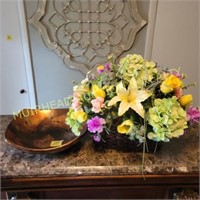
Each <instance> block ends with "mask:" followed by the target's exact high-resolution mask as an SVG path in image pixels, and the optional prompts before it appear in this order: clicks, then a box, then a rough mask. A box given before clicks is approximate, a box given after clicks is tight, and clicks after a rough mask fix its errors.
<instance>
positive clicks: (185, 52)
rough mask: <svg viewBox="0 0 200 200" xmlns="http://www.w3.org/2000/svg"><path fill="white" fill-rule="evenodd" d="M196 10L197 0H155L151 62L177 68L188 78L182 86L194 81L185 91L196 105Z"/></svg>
mask: <svg viewBox="0 0 200 200" xmlns="http://www.w3.org/2000/svg"><path fill="white" fill-rule="evenodd" d="M199 11H200V1H197V0H196V1H194V0H191V1H189V0H188V1H180V0H174V1H167V0H158V5H157V16H156V23H155V32H154V39H153V49H152V59H153V60H155V61H156V62H157V63H158V64H159V65H160V66H168V67H170V68H174V67H180V68H181V71H183V72H185V73H186V74H187V75H188V78H187V79H186V80H185V81H186V83H193V82H196V83H197V86H196V87H190V88H189V89H188V90H187V91H188V92H189V93H192V94H193V96H194V102H193V104H194V105H199V104H200V103H199V102H200V101H199V98H200V96H199V89H200V88H199V85H200V82H199V76H200V75H199V71H200V59H199V58H200V56H199V55H200V52H199V46H200V43H199V34H200V33H199V30H200V28H199V26H200V25H199Z"/></svg>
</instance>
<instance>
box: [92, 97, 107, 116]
mask: <svg viewBox="0 0 200 200" xmlns="http://www.w3.org/2000/svg"><path fill="white" fill-rule="evenodd" d="M103 102H104V98H102V97H97V98H96V99H93V100H92V101H91V103H92V111H93V112H95V113H99V112H101V108H103V107H104V106H105V105H104V103H103Z"/></svg>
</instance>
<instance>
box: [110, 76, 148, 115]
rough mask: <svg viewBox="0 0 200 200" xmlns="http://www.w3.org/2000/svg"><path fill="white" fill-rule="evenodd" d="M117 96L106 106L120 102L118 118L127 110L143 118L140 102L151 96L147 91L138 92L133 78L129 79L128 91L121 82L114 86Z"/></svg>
mask: <svg viewBox="0 0 200 200" xmlns="http://www.w3.org/2000/svg"><path fill="white" fill-rule="evenodd" d="M116 93H117V96H115V97H113V98H112V99H111V100H110V101H109V103H108V106H112V105H114V104H116V103H117V102H118V101H121V103H120V105H119V109H118V116H121V115H123V114H124V113H125V112H126V111H127V110H128V109H129V108H131V109H133V110H134V111H135V112H137V113H138V114H139V115H140V116H141V117H142V118H144V108H143V106H142V104H141V102H143V101H145V100H146V99H147V98H149V97H150V96H151V93H150V92H149V91H145V90H138V88H137V82H136V80H135V78H134V77H132V78H131V80H130V84H129V86H128V89H126V88H125V87H124V86H123V84H122V82H120V83H118V85H117V86H116Z"/></svg>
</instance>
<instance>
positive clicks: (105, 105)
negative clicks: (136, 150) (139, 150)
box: [66, 54, 200, 143]
mask: <svg viewBox="0 0 200 200" xmlns="http://www.w3.org/2000/svg"><path fill="white" fill-rule="evenodd" d="M185 78H186V75H185V74H182V73H181V72H180V70H179V69H164V68H161V67H158V66H157V65H156V63H155V62H152V61H147V60H145V59H144V58H143V57H142V56H141V55H137V54H131V55H130V54H129V55H127V56H125V57H123V58H122V59H121V60H120V62H119V63H118V64H117V63H116V60H115V59H114V58H113V57H112V56H110V57H109V62H108V63H106V64H104V65H100V66H98V67H97V73H96V75H95V74H91V73H88V74H87V76H86V78H85V79H84V80H83V81H82V82H81V83H79V84H77V85H75V86H74V88H73V95H72V96H71V97H70V108H69V112H68V113H67V116H66V124H68V125H69V126H70V127H71V129H72V131H73V133H74V134H75V135H77V136H79V134H80V131H81V128H82V127H83V126H84V125H86V126H87V130H88V131H89V132H90V133H91V135H92V137H93V139H94V140H95V141H96V142H99V141H101V140H102V133H105V132H106V134H110V132H111V131H112V127H113V126H115V127H116V134H125V135H126V136H127V137H128V138H129V139H130V140H137V141H138V142H139V143H143V142H145V141H146V138H148V139H149V140H153V141H156V142H160V141H163V142H168V141H170V140H171V139H172V138H178V137H179V136H181V135H183V134H184V130H185V129H186V128H187V127H188V125H189V124H191V123H192V124H193V123H196V122H199V119H200V110H199V108H196V107H193V106H191V104H192V98H193V97H192V95H191V94H183V91H184V90H185V89H187V87H188V86H186V85H184V82H183V80H184V79H185ZM105 142H106V141H105Z"/></svg>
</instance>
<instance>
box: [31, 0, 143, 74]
mask: <svg viewBox="0 0 200 200" xmlns="http://www.w3.org/2000/svg"><path fill="white" fill-rule="evenodd" d="M29 22H30V23H31V24H32V25H33V26H34V27H35V28H36V29H37V30H38V32H39V33H40V35H41V37H42V39H43V41H44V44H45V45H46V46H47V47H48V48H49V49H50V50H53V51H54V52H56V53H57V55H58V56H59V57H60V58H61V59H62V60H63V62H64V63H65V64H66V65H67V66H69V67H70V68H72V69H75V70H79V71H81V72H82V73H84V74H86V73H87V72H88V71H89V70H90V69H92V68H93V67H94V66H95V65H97V64H99V63H104V62H106V60H107V57H108V55H110V54H113V55H114V56H116V57H118V56H119V55H120V54H122V53H123V52H124V51H127V50H129V49H130V48H131V47H132V45H133V42H134V40H135V36H136V34H137V32H138V31H139V30H140V29H141V28H142V27H143V26H144V25H145V24H146V21H145V20H144V19H143V18H142V17H141V16H140V14H139V12H138V9H137V2H136V0H95V1H94V0H50V1H47V0H39V1H38V8H37V10H36V12H35V13H34V14H33V16H32V17H31V18H30V19H29Z"/></svg>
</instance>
